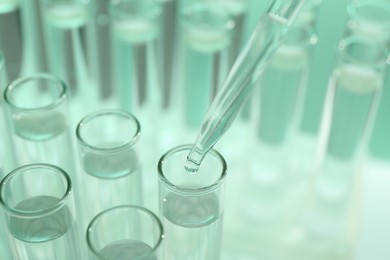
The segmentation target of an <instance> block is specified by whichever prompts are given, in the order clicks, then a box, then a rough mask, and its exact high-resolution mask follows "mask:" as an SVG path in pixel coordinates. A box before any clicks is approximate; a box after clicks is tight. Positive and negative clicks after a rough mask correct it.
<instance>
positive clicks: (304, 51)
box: [257, 26, 317, 148]
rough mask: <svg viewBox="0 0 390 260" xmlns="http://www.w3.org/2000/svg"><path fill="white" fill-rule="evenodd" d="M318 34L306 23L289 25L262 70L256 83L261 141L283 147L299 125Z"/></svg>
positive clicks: (259, 136)
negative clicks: (282, 38)
mask: <svg viewBox="0 0 390 260" xmlns="http://www.w3.org/2000/svg"><path fill="white" fill-rule="evenodd" d="M316 41H317V37H316V35H315V33H314V32H313V31H312V30H311V29H310V27H309V26H292V27H291V28H290V31H289V33H288V34H287V36H286V40H285V41H284V43H283V44H282V45H281V46H280V47H279V48H278V50H277V51H276V52H275V54H274V55H273V57H272V58H271V59H270V63H269V64H268V66H267V67H266V69H265V70H264V72H263V74H262V76H261V79H260V83H259V87H260V101H259V103H260V104H259V113H258V115H259V120H258V122H257V125H258V127H257V131H258V138H259V140H260V142H262V143H266V144H268V145H270V146H273V147H284V148H285V147H286V145H288V143H289V142H291V137H292V136H293V135H294V133H296V131H297V128H298V127H299V118H300V114H301V112H302V111H301V107H302V102H303V100H302V99H303V98H302V96H303V95H304V90H305V84H306V81H307V76H308V73H309V65H310V64H309V60H310V52H311V49H312V47H313V45H314V44H315V43H316Z"/></svg>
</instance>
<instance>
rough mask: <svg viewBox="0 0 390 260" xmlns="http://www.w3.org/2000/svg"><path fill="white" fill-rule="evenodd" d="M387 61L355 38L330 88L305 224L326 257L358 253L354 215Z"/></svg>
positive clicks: (342, 49)
mask: <svg viewBox="0 0 390 260" xmlns="http://www.w3.org/2000/svg"><path fill="white" fill-rule="evenodd" d="M386 59H387V50H386V47H385V46H384V45H382V44H378V43H375V42H373V41H371V40H370V39H362V38H354V37H349V38H345V39H343V40H341V41H340V44H339V48H338V58H337V62H336V64H335V66H334V69H333V73H332V76H331V78H330V80H329V85H328V93H327V97H326V101H325V108H324V113H323V118H322V124H321V130H320V141H319V145H318V155H317V160H316V162H315V164H316V165H315V169H314V170H315V171H314V174H315V176H314V177H315V178H314V182H313V187H312V190H311V191H312V192H313V194H312V195H311V196H310V197H311V198H312V199H311V200H310V202H309V203H310V204H309V208H308V212H307V214H306V219H305V224H304V225H305V229H306V232H307V233H308V234H309V235H308V236H310V237H311V238H313V237H314V238H316V239H314V240H312V243H317V244H322V246H321V247H320V248H326V250H323V251H322V252H320V253H321V254H325V255H326V254H328V253H329V252H331V251H332V252H333V253H334V254H339V255H341V256H342V257H350V256H351V254H352V252H353V247H354V243H355V242H356V241H355V237H356V234H355V233H356V230H354V227H353V226H352V227H351V225H350V223H354V221H353V220H354V219H352V218H355V217H356V216H354V215H353V214H352V215H350V214H351V212H352V213H353V212H354V211H356V209H355V208H354V199H355V198H356V196H357V195H356V189H357V183H358V180H359V178H361V174H362V171H363V169H364V162H365V161H366V159H367V158H366V152H367V151H366V148H367V143H368V139H369V137H370V134H371V128H372V125H373V122H374V119H375V115H376V110H377V106H378V103H379V99H380V95H381V90H382V87H383V76H384V70H385V64H386ZM313 248H314V247H313ZM317 248H318V246H317ZM317 253H318V252H317ZM339 257H340V256H339ZM328 258H334V257H333V256H332V257H328Z"/></svg>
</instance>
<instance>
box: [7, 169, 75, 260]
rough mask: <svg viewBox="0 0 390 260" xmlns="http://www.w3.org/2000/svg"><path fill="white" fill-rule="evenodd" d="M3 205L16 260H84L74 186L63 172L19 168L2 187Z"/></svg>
mask: <svg viewBox="0 0 390 260" xmlns="http://www.w3.org/2000/svg"><path fill="white" fill-rule="evenodd" d="M0 204H1V206H2V208H3V210H4V212H5V215H6V222H7V227H8V235H9V238H10V241H11V244H12V252H13V255H14V259H26V260H40V259H53V260H54V259H55V260H60V259H62V260H68V259H82V258H81V254H80V247H79V243H80V239H81V238H80V237H78V235H77V234H78V233H77V223H76V215H77V214H76V211H75V207H74V200H73V187H72V182H71V179H70V177H69V176H68V175H67V174H66V172H64V171H63V170H62V169H60V168H58V167H56V166H54V165H50V164H41V163H39V164H29V165H24V166H21V167H19V168H16V169H15V170H13V171H12V172H11V173H9V174H8V175H7V176H6V177H5V178H4V179H3V180H2V181H1V183H0Z"/></svg>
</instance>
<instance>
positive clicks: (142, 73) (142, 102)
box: [109, 0, 161, 116]
mask: <svg viewBox="0 0 390 260" xmlns="http://www.w3.org/2000/svg"><path fill="white" fill-rule="evenodd" d="M109 13H110V19H111V20H112V23H111V24H112V33H113V35H112V38H113V48H114V64H113V66H114V71H115V74H114V77H115V81H114V82H115V85H116V86H117V87H118V93H119V96H120V103H121V108H122V109H124V110H126V111H129V112H136V113H137V114H139V115H141V114H140V113H147V112H151V113H153V112H154V110H155V108H156V106H157V108H158V107H159V104H161V102H160V98H161V97H160V91H159V87H158V86H159V79H158V72H157V60H156V44H157V38H158V35H159V32H160V18H161V8H160V5H159V3H158V2H157V1H154V0H120V1H111V2H110V12H109ZM149 116H151V115H149Z"/></svg>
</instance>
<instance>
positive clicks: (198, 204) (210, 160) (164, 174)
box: [158, 145, 227, 260]
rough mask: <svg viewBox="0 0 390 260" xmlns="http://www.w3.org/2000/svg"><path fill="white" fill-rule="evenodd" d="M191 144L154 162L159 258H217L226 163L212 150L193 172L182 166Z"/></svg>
mask: <svg viewBox="0 0 390 260" xmlns="http://www.w3.org/2000/svg"><path fill="white" fill-rule="evenodd" d="M191 147H192V146H191V145H182V146H177V147H175V148H173V149H171V150H169V151H168V152H167V153H165V154H164V155H163V156H162V157H161V159H160V160H159V162H158V175H159V208H160V218H161V221H162V223H163V226H164V229H165V235H164V236H165V240H164V245H163V249H162V251H163V252H162V257H163V259H171V260H178V259H180V260H190V259H191V260H195V259H197V260H202V259H219V256H220V248H221V238H222V222H223V221H222V219H223V211H224V206H223V204H224V203H223V200H224V191H225V178H226V171H227V166H226V162H225V159H224V158H223V157H222V156H221V155H220V154H219V153H218V152H217V151H215V150H214V149H213V150H211V151H210V152H209V153H208V154H207V156H206V157H205V160H204V162H203V163H202V166H201V167H200V168H199V171H198V172H197V173H196V174H189V173H188V172H186V171H185V170H184V169H183V160H184V161H185V159H186V156H187V154H188V152H189V151H190V150H191Z"/></svg>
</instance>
